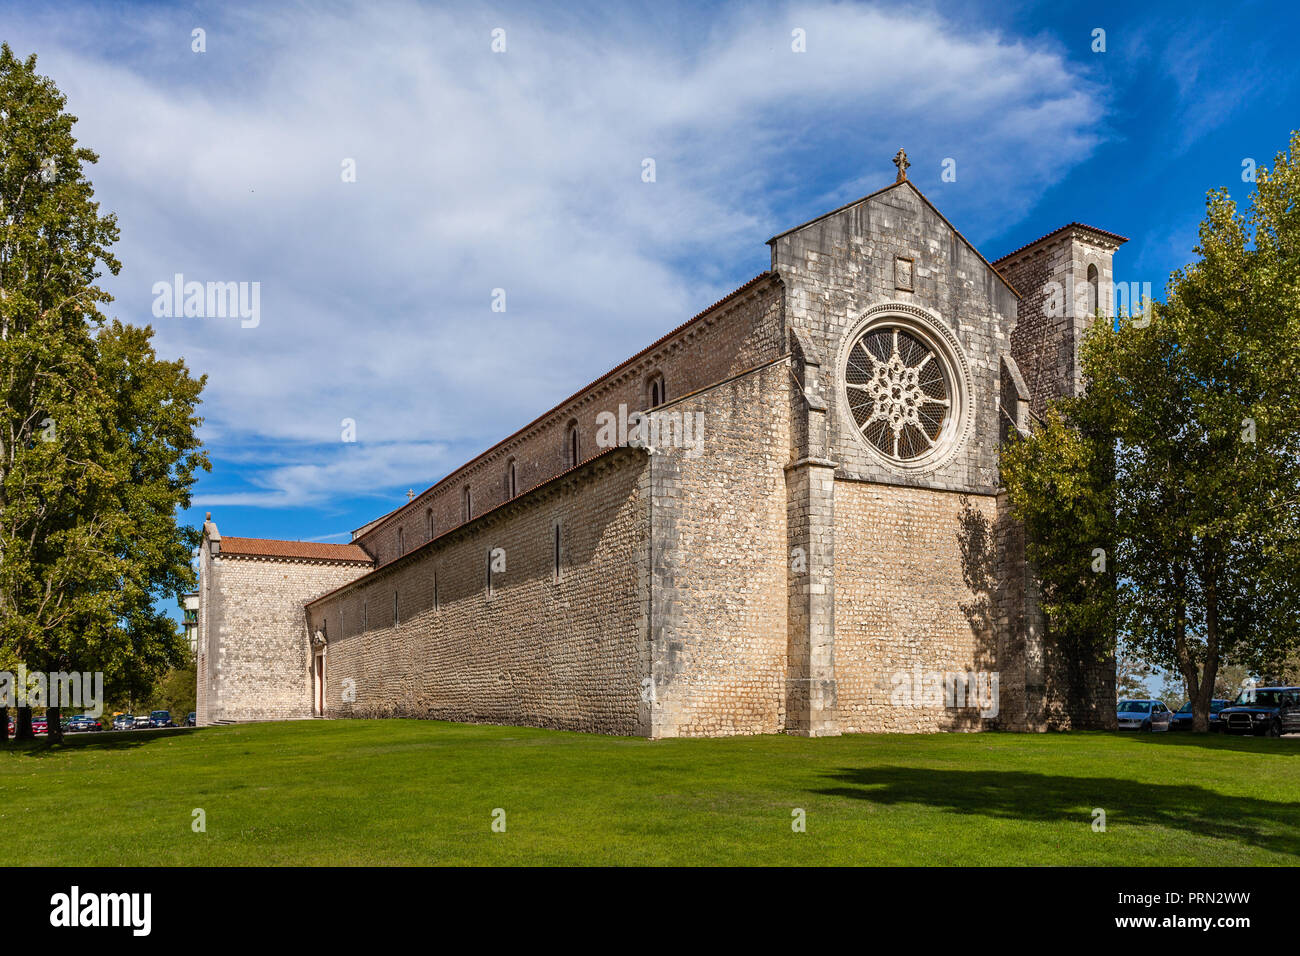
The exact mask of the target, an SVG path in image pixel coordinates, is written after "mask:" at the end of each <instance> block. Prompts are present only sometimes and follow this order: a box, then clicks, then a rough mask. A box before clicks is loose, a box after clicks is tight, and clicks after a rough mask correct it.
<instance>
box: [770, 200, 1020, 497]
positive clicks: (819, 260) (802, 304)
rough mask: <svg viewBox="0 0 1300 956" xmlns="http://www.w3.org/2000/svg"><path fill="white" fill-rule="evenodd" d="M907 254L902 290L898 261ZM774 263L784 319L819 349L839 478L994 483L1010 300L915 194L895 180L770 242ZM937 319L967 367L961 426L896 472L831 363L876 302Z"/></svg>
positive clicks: (989, 486) (956, 485) (972, 487)
mask: <svg viewBox="0 0 1300 956" xmlns="http://www.w3.org/2000/svg"><path fill="white" fill-rule="evenodd" d="M899 257H903V258H905V259H911V260H912V261H913V271H912V280H911V285H912V288H911V290H906V289H899V288H897V286H898V285H899V282H898V281H897V273H896V271H895V269H896V261H897V259H898V258H899ZM772 267H773V269H774V270H776V271H778V272H779V273H780V275H781V276H782V278H783V279H784V281H785V283H786V287H787V289H788V295H789V304H788V306H787V309H786V321H787V323H788V324H789V325H790V326H791V327H792V328H798V329H799V330H801V332H802V333H803V334H806V335H807V336H808V339H809V341H810V343H811V344H812V347H814V348H815V349H816V350H817V351H818V353H819V354H820V355H821V358H822V361H823V367H822V373H823V378H824V380H825V381H826V383H827V388H826V390H825V395H826V400H827V402H828V404H829V406H830V408H829V411H828V414H827V420H828V423H829V426H830V448H829V451H828V454H829V457H831V458H833V459H835V460H836V461H837V462H839V463H840V464H841V468H842V470H841V474H843V475H845V476H848V477H854V478H861V479H864V480H868V481H883V482H890V483H894V484H906V485H913V486H917V487H930V488H945V489H955V490H961V491H974V492H978V493H984V494H991V493H994V492H995V491H996V488H997V484H998V476H997V468H998V456H997V444H998V434H999V422H998V408H997V401H996V396H997V394H998V388H999V379H1000V355H1001V354H1002V353H1003V352H1005V351H1007V350H1008V349H1009V348H1010V334H1011V329H1012V327H1013V326H1014V324H1015V316H1016V304H1017V300H1016V296H1015V293H1014V292H1013V291H1012V290H1011V289H1009V288H1008V287H1007V285H1006V283H1004V282H1003V280H1002V279H1001V278H1000V277H999V276H998V275H997V274H996V273H995V272H994V271H993V270H992V269H991V268H989V266H988V264H987V263H986V262H985V261H984V260H983V259H981V258H980V256H979V254H978V253H976V252H975V251H974V250H973V249H971V247H970V246H969V245H967V244H966V242H965V241H964V240H963V239H962V238H961V237H960V236H959V235H958V234H957V233H956V232H955V231H954V230H953V228H952V227H951V226H950V225H948V223H946V222H945V221H944V220H943V218H942V217H941V216H940V215H939V214H938V213H937V212H935V211H934V210H933V209H932V208H931V207H930V206H929V205H928V204H926V203H925V202H924V201H923V200H922V199H921V197H920V195H919V194H918V193H917V192H916V191H915V190H914V189H913V188H911V186H910V184H904V185H901V186H897V187H895V188H891V189H888V190H884V191H882V192H880V193H876V194H874V195H873V196H871V197H868V198H867V199H866V200H864V201H862V202H859V203H856V204H854V205H852V206H850V207H848V208H846V209H844V210H841V211H839V212H836V213H833V214H831V215H829V216H827V217H825V218H824V219H821V220H819V221H817V222H814V223H811V224H809V225H807V226H804V227H802V228H800V229H798V230H797V231H795V232H792V233H789V234H786V235H784V236H779V237H777V238H776V239H774V240H773V241H772ZM887 302H888V303H898V304H900V305H904V306H914V307H917V308H919V309H921V310H923V311H925V312H927V313H930V314H932V315H934V316H936V317H937V318H938V320H939V322H941V323H942V325H943V326H944V327H946V328H947V330H948V331H949V332H950V333H951V335H952V336H953V338H954V339H955V340H956V342H957V344H958V345H959V347H960V352H961V354H962V355H963V356H964V358H965V360H966V362H967V364H968V366H969V375H970V387H971V395H972V397H973V401H972V403H971V404H972V407H971V409H970V428H969V429H968V431H967V433H966V436H965V438H964V440H963V441H962V444H961V447H959V448H958V450H957V451H956V453H955V454H954V455H953V457H952V458H951V459H949V460H948V461H947V462H946V463H942V464H941V465H940V466H939V467H937V468H935V469H933V470H930V471H927V472H925V473H921V474H914V473H900V472H899V471H898V470H896V469H890V468H888V467H887V466H885V465H883V464H882V463H880V462H879V461H878V460H876V458H874V457H873V456H872V455H870V454H869V453H868V451H867V449H866V447H865V446H864V443H863V442H862V441H861V440H860V439H859V438H858V437H857V436H856V435H854V434H853V433H852V429H853V428H854V425H853V424H852V423H851V421H850V417H849V414H848V412H847V410H846V409H844V408H843V407H842V406H843V396H842V394H841V392H842V388H841V369H840V365H841V362H842V360H843V358H844V355H845V349H846V348H847V347H848V345H850V344H851V343H850V342H849V341H848V340H849V339H850V338H851V337H852V333H853V332H854V329H855V327H856V326H857V325H858V324H859V320H860V318H861V317H862V316H863V315H864V314H865V313H866V312H867V310H868V309H870V308H872V307H873V306H877V305H880V304H882V303H887Z"/></svg>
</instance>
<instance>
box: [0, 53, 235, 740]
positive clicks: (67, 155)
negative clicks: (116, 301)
mask: <svg viewBox="0 0 1300 956" xmlns="http://www.w3.org/2000/svg"><path fill="white" fill-rule="evenodd" d="M35 66H36V58H35V56H32V57H29V58H28V59H27V60H25V61H20V60H19V59H18V58H16V57H15V56H14V55H13V52H12V51H11V50H10V49H9V47H8V45H7V44H6V45H3V46H0V213H2V214H3V226H2V228H3V235H2V237H0V393H3V399H4V402H3V410H2V411H0V416H2V417H0V659H3V660H4V661H11V662H21V663H23V664H25V665H26V666H27V667H28V668H29V669H31V670H39V671H46V672H53V671H60V670H79V671H99V670H102V671H104V672H105V680H106V682H111V681H118V682H122V681H126V682H131V681H135V682H144V683H146V684H152V682H153V680H154V678H155V677H156V676H157V674H158V673H160V672H161V671H162V670H164V669H165V668H166V667H168V666H173V665H176V664H178V663H180V662H181V661H182V659H183V654H182V651H183V647H182V642H181V640H180V639H179V638H178V636H177V635H176V633H175V628H174V627H173V626H172V624H171V621H170V620H169V619H168V618H167V617H166V616H165V615H163V614H160V613H158V612H157V611H156V610H155V607H154V603H155V602H156V601H158V600H161V599H164V598H166V597H167V596H169V595H170V596H171V597H172V599H173V600H174V599H175V598H176V597H177V596H178V595H179V594H180V593H182V592H183V591H185V590H186V589H188V588H189V586H190V584H191V582H192V578H193V572H192V570H191V568H190V564H189V555H190V551H191V549H192V547H193V544H194V543H195V541H196V540H197V534H196V533H195V532H194V531H193V530H191V529H187V528H182V527H179V526H178V525H177V523H176V510H177V508H179V507H186V506H188V504H189V495H190V489H191V487H192V486H193V483H194V480H195V474H196V471H197V469H199V468H207V467H209V466H208V462H207V458H206V456H205V455H204V454H203V453H202V452H201V451H200V449H199V442H198V439H197V437H196V436H195V430H196V428H197V426H198V424H199V422H200V420H199V419H198V418H197V417H196V416H195V414H194V411H195V408H196V407H197V404H198V400H199V398H198V397H199V393H200V392H201V390H202V387H203V381H204V380H203V379H199V380H197V381H196V380H194V379H192V378H190V376H189V373H188V370H187V369H186V368H185V365H184V364H183V363H182V362H179V361H177V362H165V361H161V360H159V359H158V358H157V356H156V355H155V354H154V352H153V349H152V347H151V345H150V339H151V337H152V335H153V331H152V329H150V328H148V327H146V328H144V329H139V328H135V327H132V326H128V325H123V324H122V323H120V322H117V321H114V322H112V323H111V324H107V322H106V319H105V318H104V316H103V315H102V314H101V313H100V311H99V306H100V304H101V303H107V302H109V301H111V297H110V296H109V295H108V294H107V293H106V292H104V291H103V290H102V289H101V288H100V287H99V286H98V285H97V284H96V282H97V280H98V279H99V278H100V276H101V275H102V272H101V271H100V270H101V269H108V270H109V271H110V272H112V273H114V274H116V273H117V271H118V269H119V268H120V266H119V263H118V262H117V260H116V259H115V258H114V257H113V255H112V253H111V252H110V251H109V247H110V246H111V244H112V243H113V242H114V241H116V239H117V236H118V230H117V223H116V220H115V218H114V217H113V216H112V215H100V210H99V205H98V204H97V203H96V202H95V201H94V198H93V188H92V186H91V183H90V181H89V180H88V179H87V178H86V176H85V172H84V168H83V167H85V166H88V165H90V164H93V163H94V162H96V161H97V157H96V155H95V154H94V153H93V152H91V151H90V150H88V149H85V148H83V147H79V146H77V144H76V140H75V139H74V138H73V136H72V126H73V124H74V123H75V122H76V117H74V116H71V115H69V114H68V113H66V112H64V111H63V107H64V103H65V100H64V97H63V95H62V94H61V93H60V92H59V91H58V88H57V87H56V86H55V85H54V83H53V82H52V81H51V80H49V79H48V78H47V77H43V76H40V75H38V74H37V73H36V71H35ZM23 710H24V711H25V710H26V709H23ZM49 717H50V721H49V724H50V733H51V736H52V737H55V738H56V739H57V738H58V736H59V717H60V714H59V712H58V710H57V709H55V708H52V709H51V712H50V715H49ZM20 718H26V721H27V723H26V727H24V726H23V723H24V722H23V720H20V725H19V735H20V736H30V713H29V712H27V713H24V712H23V711H20ZM24 731H25V733H24Z"/></svg>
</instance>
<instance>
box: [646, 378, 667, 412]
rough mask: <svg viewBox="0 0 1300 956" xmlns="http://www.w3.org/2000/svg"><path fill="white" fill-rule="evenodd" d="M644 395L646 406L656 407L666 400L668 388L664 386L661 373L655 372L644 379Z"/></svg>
mask: <svg viewBox="0 0 1300 956" xmlns="http://www.w3.org/2000/svg"><path fill="white" fill-rule="evenodd" d="M645 395H646V407H647V408H657V407H659V406H660V405H662V404H663V403H664V402H666V401H668V390H667V389H666V388H664V377H663V374H662V373H660V372H655V373H654V374H653V375H651V376H650V378H649V379H647V380H646V390H645Z"/></svg>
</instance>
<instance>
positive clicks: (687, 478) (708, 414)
mask: <svg viewBox="0 0 1300 956" xmlns="http://www.w3.org/2000/svg"><path fill="white" fill-rule="evenodd" d="M789 389H790V369H789V363H788V361H784V360H783V361H779V362H776V363H774V364H770V365H768V366H766V367H765V368H761V369H759V370H757V371H754V372H752V373H750V374H747V375H743V376H741V377H739V378H735V379H732V380H730V381H727V382H724V383H722V384H720V385H718V386H716V387H713V388H710V389H707V390H705V391H704V392H701V393H699V394H697V395H694V396H690V397H688V398H686V399H683V400H681V401H679V402H676V403H671V406H670V407H669V408H668V409H665V410H664V411H665V413H669V412H671V413H678V412H680V413H682V414H685V415H694V414H695V413H697V412H698V413H700V414H701V415H702V421H703V423H704V429H705V432H704V434H705V439H704V443H703V454H701V455H698V456H694V457H693V456H691V455H688V454H686V453H684V452H683V450H681V449H676V448H671V447H665V448H662V449H660V450H657V451H656V453H655V454H653V455H652V456H651V461H650V467H651V484H652V499H651V516H652V523H653V529H654V530H653V540H652V546H651V550H652V555H653V559H652V560H653V571H652V585H653V587H652V593H653V604H652V609H651V632H650V633H651V646H652V652H653V661H654V664H653V667H654V670H653V678H654V701H653V705H652V706H653V708H654V721H653V730H652V735H653V736H656V737H674V736H683V737H685V736H721V735H729V734H760V733H769V734H770V733H779V732H780V731H781V730H783V729H784V726H785V678H786V640H787V637H786V603H787V598H786V550H787V548H786V537H787V535H786V488H785V471H784V469H785V465H786V464H787V463H788V462H789V460H790V434H789V432H790V394H789Z"/></svg>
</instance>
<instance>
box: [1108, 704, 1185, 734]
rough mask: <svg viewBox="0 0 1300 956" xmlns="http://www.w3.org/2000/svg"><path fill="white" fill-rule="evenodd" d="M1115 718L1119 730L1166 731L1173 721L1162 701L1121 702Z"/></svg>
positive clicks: (1170, 713) (1171, 714)
mask: <svg viewBox="0 0 1300 956" xmlns="http://www.w3.org/2000/svg"><path fill="white" fill-rule="evenodd" d="M1117 716H1118V718H1119V729H1120V730H1149V731H1152V732H1155V731H1167V730H1168V729H1169V728H1170V726H1171V725H1172V724H1173V721H1174V715H1173V711H1171V710H1170V709H1169V708H1168V707H1166V706H1165V702H1164V701H1162V700H1121V701H1120V702H1119V708H1118V714H1117Z"/></svg>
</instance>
